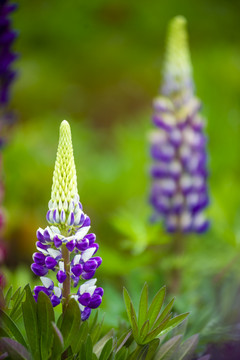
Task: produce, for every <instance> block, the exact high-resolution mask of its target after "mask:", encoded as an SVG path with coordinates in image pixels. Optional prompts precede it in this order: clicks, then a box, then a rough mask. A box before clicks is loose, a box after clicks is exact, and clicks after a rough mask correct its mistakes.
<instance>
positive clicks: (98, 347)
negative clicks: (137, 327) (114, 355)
mask: <svg viewBox="0 0 240 360" xmlns="http://www.w3.org/2000/svg"><path fill="white" fill-rule="evenodd" d="M113 335H114V330H113V329H111V330H110V331H109V332H108V333H107V334H106V335H105V336H103V337H102V338H101V339H100V340H99V341H98V342H97V343H96V344H95V345H94V347H93V352H94V353H95V354H96V355H97V357H99V355H100V354H101V351H102V349H103V347H104V346H105V344H106V343H107V342H108V340H109V339H110V338H112V337H113Z"/></svg>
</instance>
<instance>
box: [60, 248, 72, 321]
mask: <svg viewBox="0 0 240 360" xmlns="http://www.w3.org/2000/svg"><path fill="white" fill-rule="evenodd" d="M62 257H63V262H64V270H65V272H66V275H67V278H66V280H65V281H64V282H63V291H62V295H63V303H62V304H63V314H64V312H65V311H66V307H67V304H68V301H69V295H70V292H71V278H70V253H69V251H68V249H67V247H66V245H65V244H63V245H62Z"/></svg>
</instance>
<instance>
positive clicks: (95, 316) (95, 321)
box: [89, 310, 99, 334]
mask: <svg viewBox="0 0 240 360" xmlns="http://www.w3.org/2000/svg"><path fill="white" fill-rule="evenodd" d="M98 314H99V312H98V310H97V311H96V312H95V315H94V318H93V320H92V322H91V324H89V334H91V333H92V331H93V330H94V329H95V327H96V325H97V321H98Z"/></svg>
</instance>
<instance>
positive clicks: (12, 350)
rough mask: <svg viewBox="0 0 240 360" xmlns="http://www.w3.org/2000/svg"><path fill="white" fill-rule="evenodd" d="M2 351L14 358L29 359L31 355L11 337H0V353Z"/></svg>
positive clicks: (16, 359)
mask: <svg viewBox="0 0 240 360" xmlns="http://www.w3.org/2000/svg"><path fill="white" fill-rule="evenodd" d="M4 352H7V353H8V355H9V356H10V358H11V359H14V360H31V355H30V354H29V352H28V351H27V349H26V348H25V347H24V346H23V345H22V344H20V343H19V342H17V341H15V340H13V339H9V338H1V339H0V353H4Z"/></svg>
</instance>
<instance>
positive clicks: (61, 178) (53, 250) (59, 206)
mask: <svg viewBox="0 0 240 360" xmlns="http://www.w3.org/2000/svg"><path fill="white" fill-rule="evenodd" d="M48 207H49V210H48V212H47V221H48V223H49V226H47V227H46V228H45V229H41V228H39V229H38V230H37V240H38V241H37V242H36V247H37V250H38V252H36V253H34V254H33V260H34V263H33V264H32V266H31V269H32V271H33V272H34V273H35V274H36V275H37V276H40V277H41V281H42V286H36V287H35V289H34V297H35V300H36V301H37V298H38V294H39V292H40V291H44V292H45V293H46V294H47V295H48V296H49V297H50V299H51V302H52V305H53V306H56V305H58V304H60V302H61V300H62V298H63V297H65V298H67V297H69V295H70V293H69V292H70V283H72V284H73V286H74V288H77V289H76V291H75V293H74V294H71V297H74V298H75V299H76V300H78V302H79V306H80V310H81V317H82V320H86V319H87V318H88V317H89V315H90V313H91V309H95V308H97V307H98V306H99V305H100V304H101V302H102V295H103V289H102V288H100V287H96V285H95V284H96V281H97V280H96V279H93V277H94V275H95V272H96V269H97V268H98V267H99V266H100V265H101V263H102V259H101V258H100V257H99V256H94V255H95V253H96V252H97V250H98V248H99V246H98V244H97V243H96V242H95V240H96V236H95V234H93V233H88V232H89V229H90V218H89V217H88V216H87V215H85V214H84V212H83V210H82V205H81V203H80V201H79V195H78V191H77V177H76V169H75V164H74V157H73V149H72V143H71V131H70V126H69V124H68V122H67V121H66V120H64V121H63V122H62V124H61V127H60V139H59V146H58V152H57V159H56V163H55V170H54V174H53V186H52V194H51V200H50V201H49V204H48ZM50 270H52V271H54V272H56V280H57V282H58V285H57V286H55V285H54V281H53V280H51V279H50V278H48V277H46V275H47V274H48V273H49V271H50ZM79 285H80V286H79ZM65 300H66V299H65Z"/></svg>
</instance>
